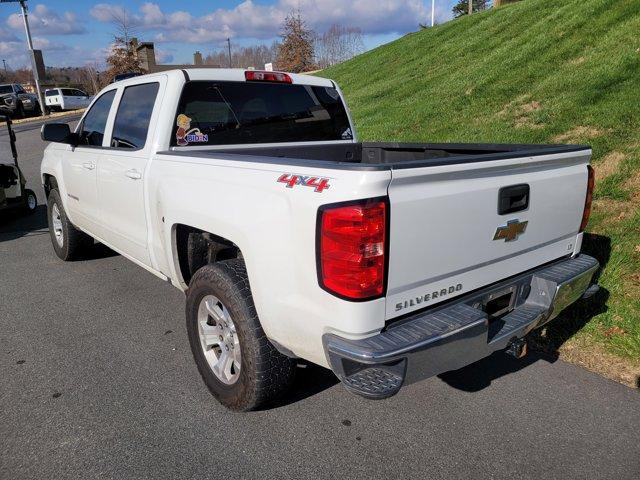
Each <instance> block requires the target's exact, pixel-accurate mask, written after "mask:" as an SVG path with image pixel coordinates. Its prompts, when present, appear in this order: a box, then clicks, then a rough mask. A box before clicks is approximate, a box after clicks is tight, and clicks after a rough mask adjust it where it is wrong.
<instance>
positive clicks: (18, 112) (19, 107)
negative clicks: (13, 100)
mask: <svg viewBox="0 0 640 480" xmlns="http://www.w3.org/2000/svg"><path fill="white" fill-rule="evenodd" d="M14 116H15V117H16V118H24V117H25V114H24V107H23V106H22V103H21V102H18V105H16V111H15V114H14Z"/></svg>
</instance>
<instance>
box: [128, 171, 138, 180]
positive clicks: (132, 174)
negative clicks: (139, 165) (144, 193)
mask: <svg viewBox="0 0 640 480" xmlns="http://www.w3.org/2000/svg"><path fill="white" fill-rule="evenodd" d="M124 174H125V175H126V176H127V177H129V178H131V179H132V180H140V179H141V178H142V174H141V173H140V172H139V171H137V170H127V171H126V172H124Z"/></svg>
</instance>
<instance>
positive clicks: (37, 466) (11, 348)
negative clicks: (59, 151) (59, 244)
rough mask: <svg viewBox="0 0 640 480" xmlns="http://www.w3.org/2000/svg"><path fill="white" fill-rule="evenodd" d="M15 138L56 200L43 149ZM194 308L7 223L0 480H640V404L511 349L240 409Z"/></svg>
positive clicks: (2, 248)
mask: <svg viewBox="0 0 640 480" xmlns="http://www.w3.org/2000/svg"><path fill="white" fill-rule="evenodd" d="M38 128H39V127H37V126H35V127H34V128H30V127H24V126H20V129H19V131H18V133H17V137H18V152H19V154H20V160H21V166H22V168H23V171H24V173H25V175H26V177H27V180H28V182H29V184H30V187H31V188H33V189H34V190H35V191H36V193H37V195H38V199H39V201H40V202H41V203H43V202H44V192H43V190H42V188H41V186H40V184H39V181H38V169H39V165H40V159H41V156H42V150H43V148H44V146H45V145H44V144H43V142H41V140H40V138H39V132H38ZM183 307H184V296H183V295H182V294H181V293H180V292H179V291H177V290H176V289H174V288H173V287H171V286H170V285H167V284H166V283H163V282H162V281H160V280H159V279H157V278H156V277H154V276H153V275H151V274H149V273H147V272H145V271H144V270H142V269H141V268H139V267H137V266H135V265H134V264H133V263H131V262H129V261H127V260H125V259H124V258H122V257H120V256H119V255H116V254H115V253H113V252H111V251H110V250H108V249H106V248H104V247H101V246H100V245H96V246H95V247H94V249H93V250H92V251H91V252H90V254H89V255H88V258H86V259H85V260H83V261H78V262H73V263H63V262H61V261H60V260H58V258H57V257H56V256H55V255H54V253H53V251H52V249H51V246H50V240H49V235H48V231H47V222H46V214H45V209H44V207H40V208H39V210H38V212H37V213H36V215H34V216H31V217H25V218H21V217H18V216H6V215H5V216H2V217H0V326H1V329H0V379H1V384H0V478H1V479H7V480H9V479H11V480H13V479H35V478H45V479H49V478H51V479H63V478H83V479H88V478H91V479H94V478H136V479H140V478H154V479H158V478H181V479H183V478H199V479H203V478H341V479H342V478H387V479H388V478H423V479H425V478H449V479H450V478H509V479H513V478H518V479H520V478H536V479H539V478H612V479H637V478H640V455H639V452H640V447H639V445H640V394H638V392H637V391H635V390H632V389H629V388H627V387H624V386H622V385H619V384H617V383H614V382H612V381H609V380H606V379H604V378H601V377H599V376H597V375H595V374H593V373H590V372H588V371H586V370H583V369H581V368H579V367H576V366H574V365H570V364H566V363H564V362H562V361H559V360H558V361H556V360H555V359H553V358H546V357H544V358H543V357H540V356H536V355H530V356H529V357H528V358H526V359H524V360H522V361H516V360H513V359H510V358H509V357H506V356H504V355H503V354H496V355H494V356H492V357H490V358H489V359H486V360H484V361H481V362H478V363H476V364H474V365H471V366H469V367H467V368H465V369H463V370H460V371H457V372H453V373H448V374H446V375H443V376H441V377H436V378H432V379H430V380H428V381H425V382H422V383H418V384H414V385H411V386H408V387H406V388H404V389H403V390H402V391H401V393H400V394H399V395H397V396H396V397H393V398H391V399H388V400H384V401H367V400H364V399H361V398H359V397H355V396H353V395H350V394H348V393H347V392H346V391H345V390H344V389H343V388H342V386H341V385H340V384H338V383H337V382H336V380H335V378H334V377H333V375H332V374H331V373H330V372H328V371H325V370H323V369H320V368H315V367H307V368H300V369H299V375H298V380H297V383H296V386H295V391H294V392H293V394H292V395H291V396H290V397H288V398H287V399H285V400H284V401H283V402H282V404H280V405H278V406H276V407H274V408H272V409H269V410H265V411H260V412H253V413H249V414H236V413H230V412H228V411H226V410H225V409H224V408H223V407H221V406H220V405H219V404H218V403H217V402H216V401H215V400H214V399H213V398H212V397H211V396H210V395H209V393H208V391H207V389H206V387H205V386H204V384H203V383H202V382H201V380H200V377H199V375H198V372H197V370H196V368H195V364H194V363H193V361H192V358H191V353H190V350H189V345H188V341H187V338H186V332H185V326H184V312H183Z"/></svg>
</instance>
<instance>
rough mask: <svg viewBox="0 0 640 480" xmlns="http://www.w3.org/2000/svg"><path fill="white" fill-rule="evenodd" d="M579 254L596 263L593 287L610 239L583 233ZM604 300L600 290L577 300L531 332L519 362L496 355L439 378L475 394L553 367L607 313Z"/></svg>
mask: <svg viewBox="0 0 640 480" xmlns="http://www.w3.org/2000/svg"><path fill="white" fill-rule="evenodd" d="M582 252H583V253H585V254H587V255H590V256H592V257H594V258H596V259H597V260H598V261H599V262H600V269H599V270H598V272H597V273H596V275H595V277H594V280H593V281H594V282H596V283H597V281H598V278H599V276H600V273H601V272H602V269H603V268H604V267H605V266H606V265H607V263H608V262H609V257H610V255H611V239H610V238H609V237H605V236H603V235H594V234H589V233H585V235H584V241H583V245H582ZM608 299H609V291H608V290H607V289H605V288H602V287H600V290H599V291H598V293H596V294H595V295H594V296H593V297H591V298H589V299H586V300H578V301H577V302H576V303H574V304H573V305H571V306H570V307H569V308H567V309H566V310H564V311H563V312H562V313H561V314H560V315H559V316H558V317H557V318H555V319H554V320H552V321H551V322H550V323H548V324H547V325H545V326H544V328H542V329H539V330H535V331H533V332H531V333H530V334H529V336H528V344H529V353H528V355H527V356H526V357H524V358H522V359H516V358H513V357H511V356H509V355H507V354H506V353H504V352H503V351H499V352H495V353H494V354H493V355H490V356H489V357H486V358H484V359H482V360H480V361H478V362H476V363H473V364H471V365H467V366H466V367H463V368H461V369H460V370H455V371H452V372H446V373H443V374H441V375H439V378H440V379H441V380H442V381H444V382H445V383H447V384H449V385H450V386H452V387H454V388H457V389H459V390H463V391H466V392H477V391H479V390H482V389H483V388H486V387H488V386H489V385H491V382H492V381H493V380H495V379H497V378H500V377H503V376H505V375H509V374H510V373H515V372H517V371H519V370H522V369H523V368H526V367H528V366H529V365H531V364H533V363H535V362H537V361H540V360H544V361H547V362H550V363H553V362H555V361H556V360H557V359H558V349H559V348H560V347H561V346H562V345H563V344H564V343H565V342H567V341H568V340H569V339H570V338H571V337H573V336H574V335H575V334H576V333H578V332H579V331H580V330H581V329H582V328H583V327H584V326H585V325H586V324H587V323H588V322H589V321H590V320H591V319H592V318H593V317H595V316H596V315H599V314H601V313H604V312H606V311H607V300H608Z"/></svg>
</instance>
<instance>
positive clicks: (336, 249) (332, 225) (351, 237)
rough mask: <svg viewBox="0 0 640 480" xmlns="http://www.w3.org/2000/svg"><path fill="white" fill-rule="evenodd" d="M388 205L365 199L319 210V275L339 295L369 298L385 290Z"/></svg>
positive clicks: (322, 282)
mask: <svg viewBox="0 0 640 480" xmlns="http://www.w3.org/2000/svg"><path fill="white" fill-rule="evenodd" d="M386 229H387V204H386V202H385V201H384V200H365V201H363V202H358V203H354V204H350V205H342V206H335V207H332V206H328V207H324V208H322V209H321V210H320V212H319V221H318V278H319V280H320V285H321V286H322V287H323V288H324V289H325V290H328V291H329V292H331V293H334V294H336V295H337V296H339V297H343V298H346V299H352V300H369V299H372V298H374V297H379V296H381V295H382V294H383V293H384V287H385V267H386V258H385V257H386V242H387V238H386V237H387V233H386Z"/></svg>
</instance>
